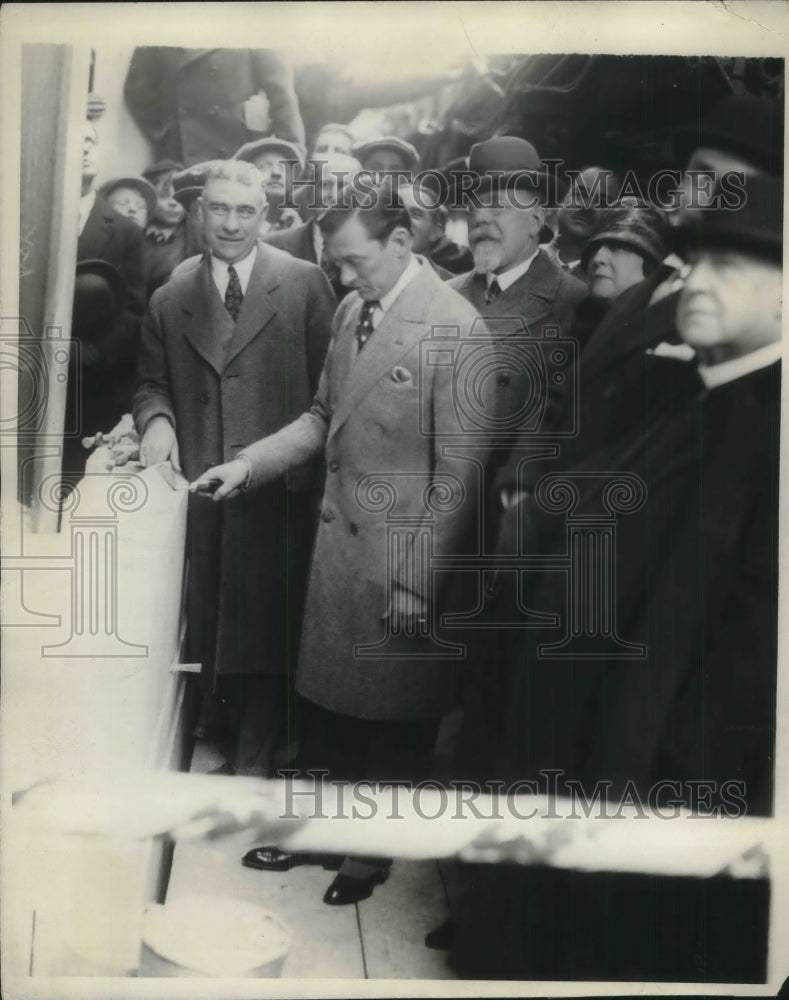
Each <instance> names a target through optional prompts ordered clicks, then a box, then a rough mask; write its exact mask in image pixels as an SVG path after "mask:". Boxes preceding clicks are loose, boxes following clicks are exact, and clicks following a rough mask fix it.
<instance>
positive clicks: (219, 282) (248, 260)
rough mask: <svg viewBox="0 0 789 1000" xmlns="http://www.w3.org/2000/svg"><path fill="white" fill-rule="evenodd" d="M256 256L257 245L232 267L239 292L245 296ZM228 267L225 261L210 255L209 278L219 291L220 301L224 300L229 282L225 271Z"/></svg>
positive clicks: (228, 276)
mask: <svg viewBox="0 0 789 1000" xmlns="http://www.w3.org/2000/svg"><path fill="white" fill-rule="evenodd" d="M257 254H258V248H257V245H255V246H253V247H252V249H251V250H250V251H249V253H248V254H247V255H246V257H244V258H242V259H241V260H237V261H236V262H235V263H234V264H233V267H234V268H235V269H236V274H237V275H238V281H239V284H240V285H241V292H242V293H243V294H244V295H246V294H247V288H248V287H249V278H250V276H251V274H252V268H253V267H254V265H255V258H256V257H257ZM229 266H230V265H229V264H227V263H226V262H225V261H223V260H220V259H219V258H218V257H216V256H214V254H211V276H212V277H213V279H214V284H215V285H216V287H217V290H218V291H219V294H220V296H221V298H222V301H223V302H224V300H225V292H227V286H228V284H229V282H230V275H229V274H228V273H227V269H228V267H229Z"/></svg>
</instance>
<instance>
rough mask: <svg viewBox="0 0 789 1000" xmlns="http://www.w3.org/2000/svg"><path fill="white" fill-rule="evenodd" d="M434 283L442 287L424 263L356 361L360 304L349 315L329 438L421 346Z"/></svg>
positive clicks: (341, 350)
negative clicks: (410, 353)
mask: <svg viewBox="0 0 789 1000" xmlns="http://www.w3.org/2000/svg"><path fill="white" fill-rule="evenodd" d="M434 283H439V284H440V283H441V279H440V278H439V277H438V276H437V275H436V273H435V271H434V270H433V269H432V267H430V265H429V264H428V263H427V262H426V261H424V260H423V261H422V267H421V270H420V273H419V275H418V276H417V277H416V278H414V280H413V281H412V282H411V284H410V285H408V286H407V287H406V288H404V289H403V291H402V292H401V294H400V295H399V296H398V297H397V299H396V300H395V302H394V303H393V304H392V307H391V308H390V309H389V311H388V312H387V313H386V314H385V315H384V318H383V319H382V320H381V322H380V324H379V325H378V327H376V330H375V333H374V334H373V336H372V337H371V338H370V340H369V341H368V343H367V344H366V345H365V347H364V350H363V351H362V352H361V353H360V354H359V355H358V357H356V358H355V360H354V339H355V337H356V326H357V323H358V321H359V314H360V312H361V308H362V303H361V300H359V302H357V303H354V306H353V308H352V309H350V310H349V311H348V316H347V318H346V322H345V326H344V329H343V330H342V333H341V336H340V340H339V341H338V348H339V354H340V359H341V363H342V369H341V371H340V373H339V379H338V385H339V389H338V392H337V405H336V407H335V409H334V418H333V420H332V422H331V426H330V427H329V437H330V438H331V437H332V436H333V435H334V434H336V433H337V431H338V430H339V428H340V427H341V426H342V425H343V424H344V423H345V421H346V420H347V419H348V417H349V416H350V414H351V413H352V412H353V410H354V409H355V408H356V407H357V406H358V405H359V403H361V401H362V400H363V399H364V398H365V396H367V395H368V393H369V392H370V391H371V390H372V389H373V388H374V386H375V385H376V383H377V382H379V381H380V379H381V377H382V376H383V375H384V374H385V373H386V372H387V371H389V370H391V369H392V368H393V367H394V365H396V364H397V362H398V361H399V360H400V358H402V357H404V356H405V355H406V354H408V352H409V351H411V350H413V348H414V346H415V345H416V344H417V343H419V340H420V339H421V337H422V336H423V334H424V332H425V323H424V315H425V310H426V308H427V304H428V302H429V301H430V299H431V298H432V291H431V285H433V284H434ZM343 376H344V377H343Z"/></svg>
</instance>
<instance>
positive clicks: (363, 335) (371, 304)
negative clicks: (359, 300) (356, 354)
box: [356, 299, 380, 351]
mask: <svg viewBox="0 0 789 1000" xmlns="http://www.w3.org/2000/svg"><path fill="white" fill-rule="evenodd" d="M379 305H380V303H379V302H376V301H374V300H372V299H369V300H366V301H365V302H364V303H363V304H362V311H361V313H360V314H359V323H358V324H357V326H356V343H357V344H358V345H359V350H360V351H361V349H362V348H363V347H364V345H365V344H366V343H367V341H368V340H369V339H370V334H371V333H372V332H373V313H374V312H375V310H376V309H377V308H378V306H379Z"/></svg>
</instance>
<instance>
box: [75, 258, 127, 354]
mask: <svg viewBox="0 0 789 1000" xmlns="http://www.w3.org/2000/svg"><path fill="white" fill-rule="evenodd" d="M125 299H126V285H125V283H124V280H123V278H122V277H121V275H120V273H119V271H118V270H117V268H115V267H113V265H112V264H109V263H107V261H106V260H92V259H91V260H80V261H77V274H76V278H75V280H74V306H73V310H72V316H71V328H72V336H73V337H74V338H75V339H78V340H83V341H87V342H90V341H94V340H96V339H97V338H98V337H99V336H100V335H101V334H102V333H103V332H105V331H106V330H107V329H108V327H109V326H110V325H111V324H112V323H113V322H114V321H115V319H116V318H117V316H118V315H119V314H120V311H121V309H122V308H123V304H124V301H125Z"/></svg>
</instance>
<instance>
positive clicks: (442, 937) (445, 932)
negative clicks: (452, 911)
mask: <svg viewBox="0 0 789 1000" xmlns="http://www.w3.org/2000/svg"><path fill="white" fill-rule="evenodd" d="M454 941H455V921H454V920H445V921H444V923H443V924H441V926H440V927H435V928H433V930H432V931H429V932H428V933H427V934H425V946H426V947H428V948H434V949H435V950H436V951H448V950H449V949H450V948H451V947H452V945H453V944H454Z"/></svg>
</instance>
